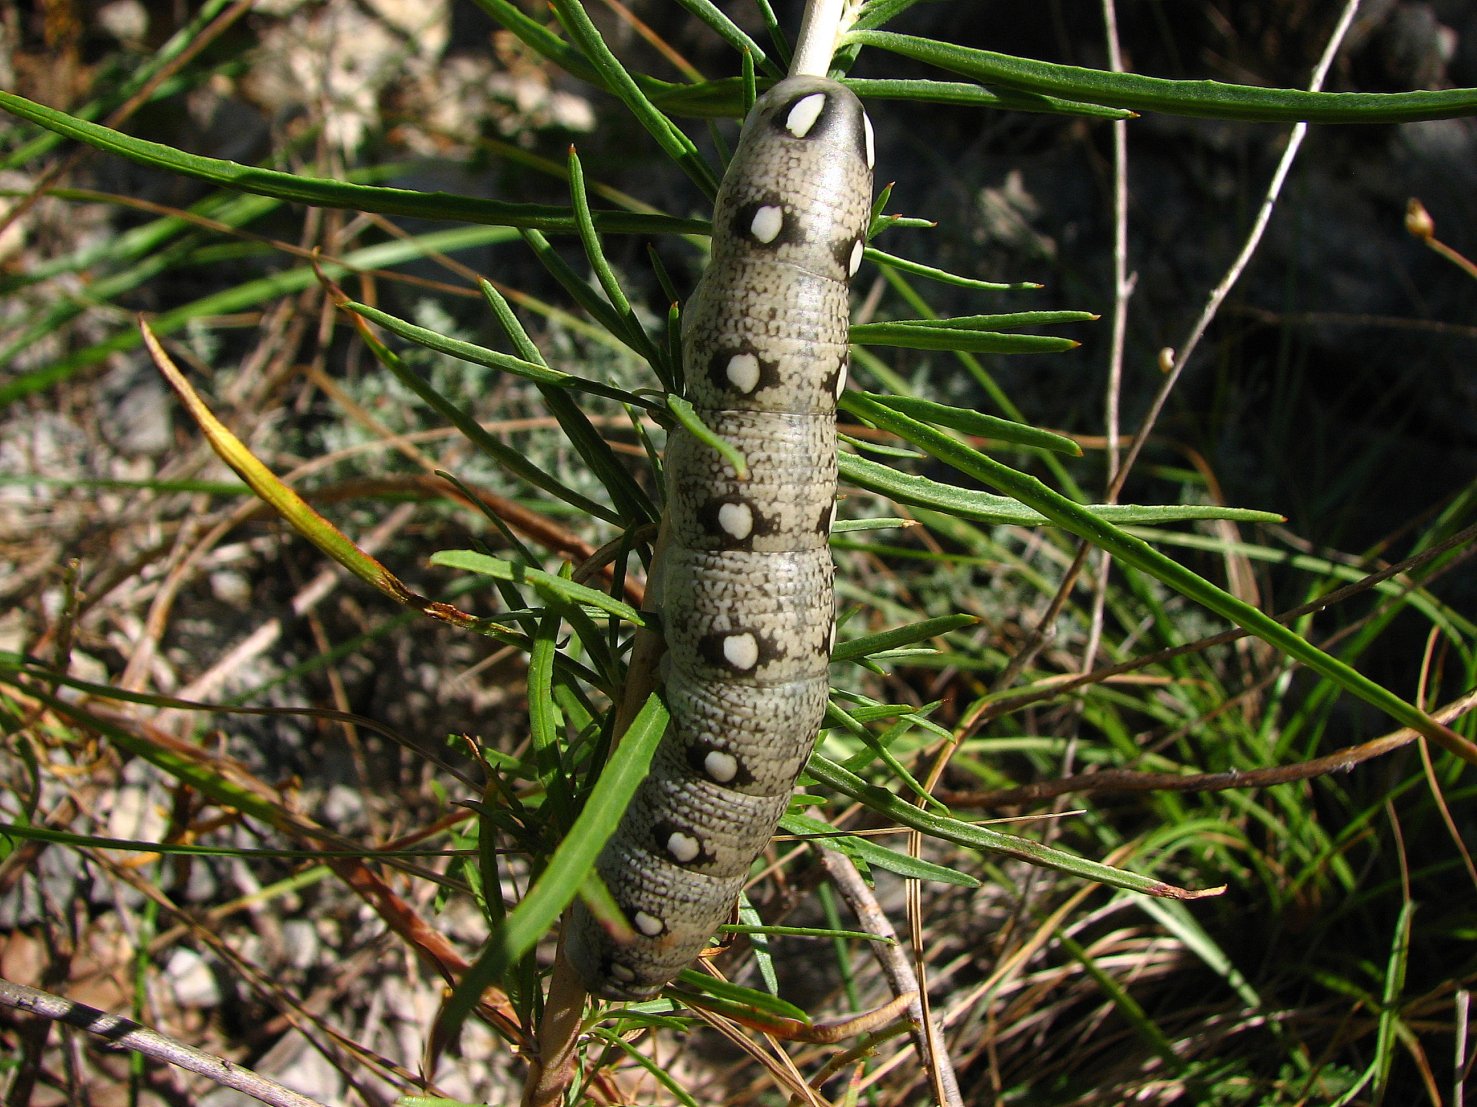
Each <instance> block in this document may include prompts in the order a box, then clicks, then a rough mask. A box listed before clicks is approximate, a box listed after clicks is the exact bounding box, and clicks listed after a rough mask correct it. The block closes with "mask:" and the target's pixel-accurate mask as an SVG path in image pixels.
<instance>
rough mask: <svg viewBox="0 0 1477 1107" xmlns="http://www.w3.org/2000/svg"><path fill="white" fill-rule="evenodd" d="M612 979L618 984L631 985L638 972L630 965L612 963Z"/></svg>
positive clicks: (617, 962)
mask: <svg viewBox="0 0 1477 1107" xmlns="http://www.w3.org/2000/svg"><path fill="white" fill-rule="evenodd" d="M610 979H612V980H614V981H615V982H616V983H617V984H629V983H630V982H631V981H633V980H635V979H636V970H635V969H633V968H631V966H630V965H623V964H621V963H620V962H619V961H612V962H611V963H610Z"/></svg>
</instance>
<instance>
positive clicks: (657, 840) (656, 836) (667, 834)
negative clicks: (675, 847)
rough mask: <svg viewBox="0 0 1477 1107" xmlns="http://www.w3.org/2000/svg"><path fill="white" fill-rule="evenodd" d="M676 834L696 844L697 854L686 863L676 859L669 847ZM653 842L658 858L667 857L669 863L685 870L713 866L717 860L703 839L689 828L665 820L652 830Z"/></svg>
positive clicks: (655, 825)
mask: <svg viewBox="0 0 1477 1107" xmlns="http://www.w3.org/2000/svg"><path fill="white" fill-rule="evenodd" d="M674 834H680V835H682V837H684V838H691V839H692V840H693V841H694V842H696V843H697V853H695V854H693V856H692V857H690V858H688V859H687V860H686V861H681V860H678V859H677V858H676V857H674V856H672V849H671V847H670V846H669V845H668V842H670V841H671V838H672V835H674ZM651 841H652V845H653V847H654V848H653V852H654V853H655V854H656V855H657V856H658V857H665V858H666V859H667V860H668V861H670V862H672V864H674V865H681V866H683V867H684V868H685V867H686V866H688V865H711V864H712V863H713V861H714V860H715V858H714V856H713V854H712V853H710V852H709V851H708V848H707V847H706V846H705V845H704V844H703V840H702V838H700V837H699V836H698V835H696V834H694V833H693V832H692V831H691V830H689V829H688V828H687V827H685V826H678V825H677V824H676V823H674V822H668V821H666V820H663V821H662V822H659V823H656V824H654V825H653V826H652V828H651Z"/></svg>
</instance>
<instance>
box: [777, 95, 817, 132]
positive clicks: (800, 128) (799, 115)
mask: <svg viewBox="0 0 1477 1107" xmlns="http://www.w3.org/2000/svg"><path fill="white" fill-rule="evenodd" d="M825 106H826V94H825V93H824V92H812V93H811V94H810V95H809V96H802V97H801V98H800V99H798V100H796V101H795V103H794V104H793V105H792V106H791V107H790V114H789V115H787V116H785V130H787V131H789V132H790V133H791V134H792V135H794V136H795V137H796V138H804V137H805V136H806V135H808V134H810V128H812V127H814V126H815V121H816V120H817V119H819V118H820V117H821V109H822V108H824V107H825Z"/></svg>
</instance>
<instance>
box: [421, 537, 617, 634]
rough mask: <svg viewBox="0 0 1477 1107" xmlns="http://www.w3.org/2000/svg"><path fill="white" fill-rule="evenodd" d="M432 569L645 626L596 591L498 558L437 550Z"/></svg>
mask: <svg viewBox="0 0 1477 1107" xmlns="http://www.w3.org/2000/svg"><path fill="white" fill-rule="evenodd" d="M431 564H432V565H444V566H446V567H447V568H448V569H462V570H464V571H466V572H468V573H481V574H482V575H483V576H489V577H493V578H495V579H497V580H507V581H513V582H515V583H518V584H531V585H532V586H533V587H534V588H535V589H536V590H537V591H538V592H539V594H540V595H542V596H545V597H547V598H548V599H549V600H551V601H556V602H559V603H567V604H584V605H586V606H589V607H593V608H596V609H597V610H600V611H603V612H605V613H606V614H607V615H614V616H615V617H616V618H617V619H621V620H624V621H625V622H628V623H630V624H631V625H633V626H638V627H639V626H645V623H644V622H643V620H642V618H641V612H639V611H637V610H636V609H635V608H634V607H632V606H631V605H630V604H628V603H625V602H623V601H621V600H617V599H615V598H614V597H612V596H611V595H609V594H608V593H606V592H602V591H600V589H598V588H591V587H590V586H589V585H586V584H577V583H575V582H574V581H572V580H568V579H567V578H565V577H561V576H558V575H556V574H554V573H548V572H545V571H544V570H542V569H535V568H533V567H532V566H529V565H518V564H515V563H514V562H511V561H503V560H502V559H501V558H496V557H491V556H489V555H487V554H484V553H478V552H477V551H476V550H439V551H437V552H436V553H434V554H432V555H431Z"/></svg>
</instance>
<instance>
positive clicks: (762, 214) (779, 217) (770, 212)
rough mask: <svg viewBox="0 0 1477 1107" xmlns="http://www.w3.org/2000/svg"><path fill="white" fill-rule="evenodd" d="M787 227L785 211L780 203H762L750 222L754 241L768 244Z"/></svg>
mask: <svg viewBox="0 0 1477 1107" xmlns="http://www.w3.org/2000/svg"><path fill="white" fill-rule="evenodd" d="M784 227H785V212H784V209H783V208H781V207H780V206H779V205H778V204H761V205H760V206H759V208H758V210H757V211H755V212H754V218H753V219H752V220H751V221H750V223H749V233H750V234H751V235H753V236H754V241H756V242H762V243H764V244H765V245H766V246H767V245H768V244H769V243H771V242H773V241H774V240H775V239H777V238H778V237H779V236H780V231H782V230H784Z"/></svg>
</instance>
